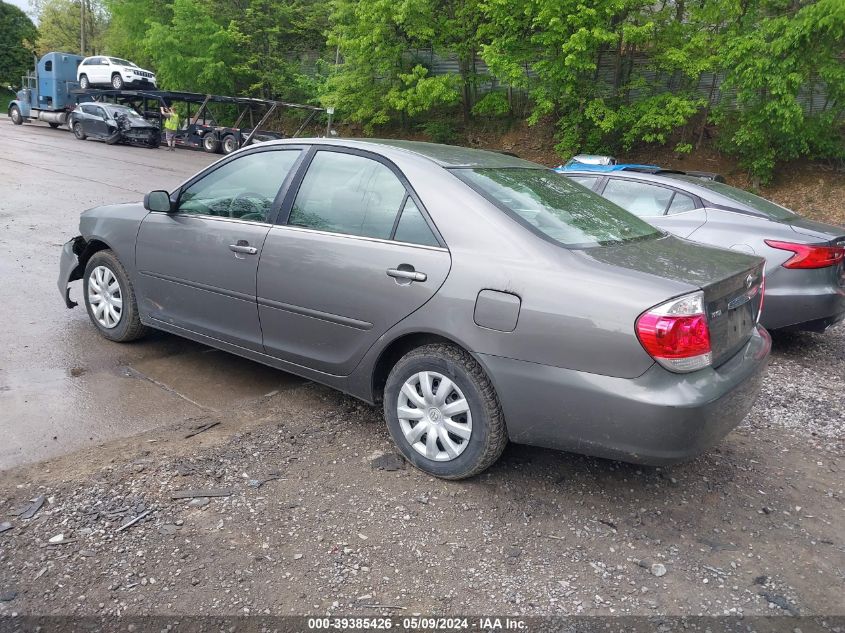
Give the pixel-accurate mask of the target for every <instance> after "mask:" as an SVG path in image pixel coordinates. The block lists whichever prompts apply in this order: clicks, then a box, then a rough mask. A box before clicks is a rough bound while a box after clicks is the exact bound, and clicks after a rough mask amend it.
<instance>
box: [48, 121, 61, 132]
mask: <svg viewBox="0 0 845 633" xmlns="http://www.w3.org/2000/svg"><path fill="white" fill-rule="evenodd" d="M47 125H49V126H50V127H51V128H53V129H54V130H55V129H57V128H58V127H59V126H60V125H61V123H54V122H53V121H50V122H49V123H47Z"/></svg>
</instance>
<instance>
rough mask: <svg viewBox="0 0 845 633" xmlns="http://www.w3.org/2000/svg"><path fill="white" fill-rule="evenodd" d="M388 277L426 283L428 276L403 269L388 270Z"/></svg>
mask: <svg viewBox="0 0 845 633" xmlns="http://www.w3.org/2000/svg"><path fill="white" fill-rule="evenodd" d="M387 276H388V277H393V278H394V279H405V280H407V281H425V280H426V279H428V275H426V274H425V273H418V272H417V271H415V270H413V269H412V270H402V269H401V268H388V269H387Z"/></svg>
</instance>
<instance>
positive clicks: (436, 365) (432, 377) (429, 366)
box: [384, 344, 508, 479]
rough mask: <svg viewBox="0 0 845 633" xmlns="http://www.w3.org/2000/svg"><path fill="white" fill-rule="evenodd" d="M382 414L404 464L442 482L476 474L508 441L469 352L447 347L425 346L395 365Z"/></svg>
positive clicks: (490, 394) (493, 399)
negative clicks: (440, 479)
mask: <svg viewBox="0 0 845 633" xmlns="http://www.w3.org/2000/svg"><path fill="white" fill-rule="evenodd" d="M384 415H385V420H386V421H387V427H388V430H389V431H390V435H391V437H392V438H393V441H394V442H395V443H396V445H397V447H398V448H399V450H400V451H401V452H402V454H403V455H404V456H405V459H407V460H408V461H409V462H411V464H413V465H414V466H416V467H417V468H419V469H420V470H422V471H424V472H426V473H429V474H431V475H434V476H436V477H441V478H443V479H464V478H467V477H472V476H474V475H477V474H479V473H480V472H482V471H484V470H486V469H487V468H488V467H489V466H490V465H491V464H492V463H493V462H495V461H496V460H497V459H498V458H499V456H500V455H501V454H502V451H503V450H504V449H505V446H506V445H507V442H508V436H507V429H506V428H505V419H504V414H503V413H502V407H501V404H500V403H499V399H498V397H497V396H496V392H495V390H494V389H493V384H492V383H491V382H490V379H489V378H488V377H487V375H486V374H485V373H484V370H483V369H482V368H481V366H480V365H479V364H478V362H477V361H476V360H475V359H474V358H473V357H472V356H471V355H470V354H469V353H467V352H465V351H464V350H462V349H459V348H457V347H453V346H451V345H445V344H434V345H425V346H423V347H420V348H417V349H415V350H413V351H411V352H409V353H408V354H406V355H405V356H404V357H402V359H401V360H399V362H398V363H396V365H395V366H394V367H393V369H392V370H391V372H390V375H389V376H388V379H387V384H386V385H385V389H384Z"/></svg>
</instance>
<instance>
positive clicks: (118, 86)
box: [111, 73, 123, 90]
mask: <svg viewBox="0 0 845 633" xmlns="http://www.w3.org/2000/svg"><path fill="white" fill-rule="evenodd" d="M111 87H112V88H114V89H115V90H123V77H121V76H120V75H118V74H117V73H115V74H114V75H112V78H111Z"/></svg>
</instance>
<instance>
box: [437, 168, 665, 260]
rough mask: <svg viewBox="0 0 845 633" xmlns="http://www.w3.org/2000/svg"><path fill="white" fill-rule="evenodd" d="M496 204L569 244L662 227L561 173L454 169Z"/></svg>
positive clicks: (600, 242)
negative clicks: (657, 226)
mask: <svg viewBox="0 0 845 633" xmlns="http://www.w3.org/2000/svg"><path fill="white" fill-rule="evenodd" d="M452 173H453V174H455V175H456V176H457V177H458V178H460V179H461V180H463V181H464V182H465V183H467V184H468V185H470V186H471V187H472V188H473V189H475V190H476V191H478V192H479V193H480V194H481V195H483V196H484V197H485V198H487V199H488V200H490V201H491V202H492V203H493V204H495V205H496V206H498V207H499V208H501V209H504V210H505V211H507V212H509V213H510V214H512V215H515V216H517V217H518V218H519V219H520V220H521V221H522V223H523V224H527V225H528V226H530V227H531V228H532V229H534V230H535V231H538V232H540V233H542V234H543V235H545V236H546V237H549V238H551V239H553V240H555V241H556V242H558V243H560V244H562V245H564V246H568V247H571V248H585V247H590V246H605V245H609V244H619V243H622V242H629V241H632V240H638V239H644V238H649V237H657V236H659V235H662V232H661V231H659V230H657V229H656V228H654V227H653V226H651V225H650V224H647V223H646V222H644V221H643V220H640V219H639V218H638V217H636V216H634V215H632V214H630V213H628V212H627V211H625V210H624V209H622V208H621V207H618V206H616V205H615V204H613V203H612V202H610V201H608V200H605V199H604V198H602V197H601V196H599V195H597V194H595V193H593V192H592V191H590V190H589V189H587V188H586V187H582V186H581V185H579V184H577V183H575V182H573V181H571V180H569V179H568V178H566V177H565V176H562V175H560V174H556V173H555V172H553V171H551V170H545V169H521V168H496V169H454V170H453V171H452Z"/></svg>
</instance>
